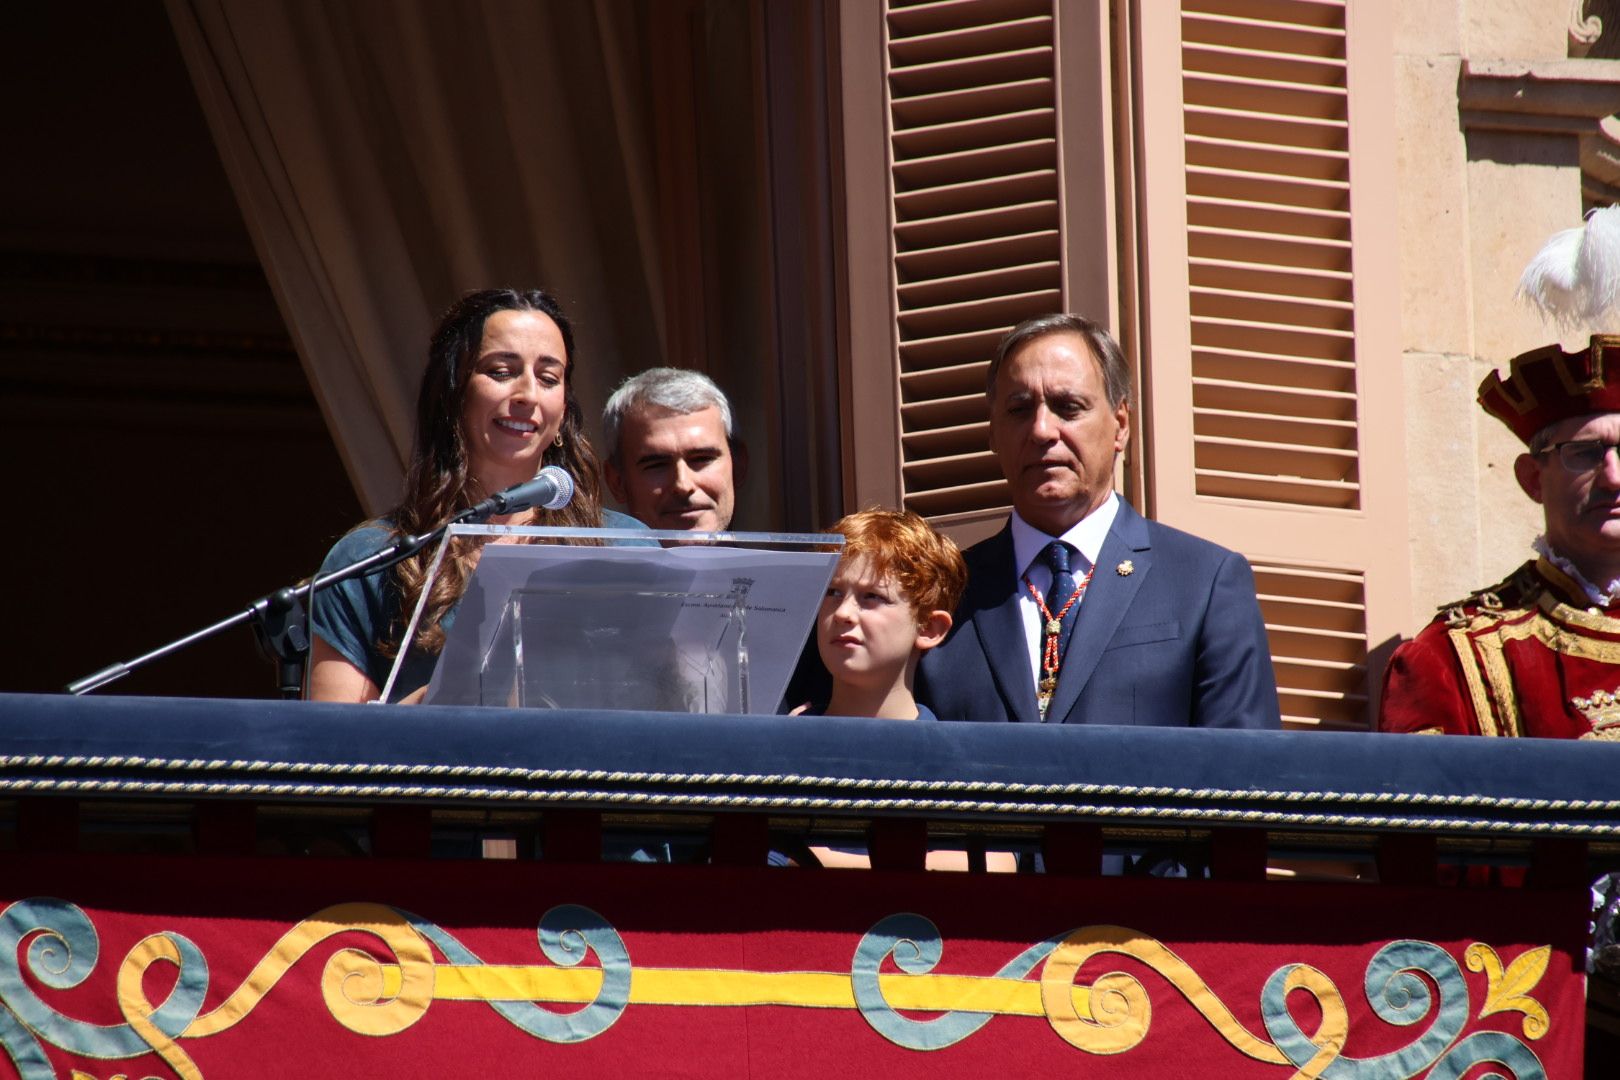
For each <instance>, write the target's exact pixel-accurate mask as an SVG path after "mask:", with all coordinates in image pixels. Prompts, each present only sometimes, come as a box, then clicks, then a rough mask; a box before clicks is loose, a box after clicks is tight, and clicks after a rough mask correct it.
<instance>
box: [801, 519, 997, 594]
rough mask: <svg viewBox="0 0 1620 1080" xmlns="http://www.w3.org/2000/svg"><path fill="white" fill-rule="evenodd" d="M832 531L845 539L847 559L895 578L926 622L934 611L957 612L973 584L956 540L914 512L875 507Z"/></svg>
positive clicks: (845, 520) (846, 520) (834, 527)
mask: <svg viewBox="0 0 1620 1080" xmlns="http://www.w3.org/2000/svg"><path fill="white" fill-rule="evenodd" d="M827 531H828V532H835V533H840V534H842V535H843V537H844V558H846V559H853V558H856V557H865V558H868V559H870V560H871V563H872V569H873V570H874V571H876V572H877V573H879V574H883V575H892V576H893V577H894V580H895V581H896V582H897V583H898V584H899V586H900V588H902V589H903V590H905V593H906V595H907V596H908V597H909V598H910V600H911V611H912V614H913V615H915V616H916V617H917V620H918V622H921V621H922V620H923V619H924V618H926V617H927V616H928V613H929V612H931V611H943V612H946V613H947V614H954V613H955V611H956V604H957V601H959V600H961V599H962V590H963V588H965V587H966V586H967V563H966V562H964V561H963V560H962V552H961V551H960V550H959V549H958V548H957V546H956V543H955V541H953V540H951V538H950V537H948V536H942V535H940V533H938V532H937V531H935V529H934V527H933V526H932V525H930V524H928V522H927V521H925V520H924V519H923V518H922V517H921V516H920V515H918V514H914V513H912V512H911V511H910V510H884V509H882V508H880V507H872V508H871V509H869V510H862V511H860V512H858V513H854V514H847V515H845V516H844V517H841V518H839V519H838V521H837V523H835V524H834V525H833V526H832V528H830V529H828V530H827Z"/></svg>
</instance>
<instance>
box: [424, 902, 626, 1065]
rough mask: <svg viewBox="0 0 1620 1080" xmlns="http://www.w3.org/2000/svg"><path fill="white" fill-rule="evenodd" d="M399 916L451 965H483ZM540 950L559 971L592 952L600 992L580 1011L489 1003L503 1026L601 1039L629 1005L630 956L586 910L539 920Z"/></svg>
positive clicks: (432, 929)
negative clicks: (599, 975)
mask: <svg viewBox="0 0 1620 1080" xmlns="http://www.w3.org/2000/svg"><path fill="white" fill-rule="evenodd" d="M395 910H396V911H399V913H400V914H401V915H403V916H404V917H405V918H406V920H408V921H409V922H410V924H411V926H412V927H413V928H415V930H416V931H417V933H419V934H421V935H422V936H423V937H425V938H427V939H428V940H429V941H431V942H433V944H435V945H437V946H438V947H439V951H440V952H442V953H444V955H445V957H446V958H447V959H449V961H450V962H451V963H453V964H482V963H483V961H482V960H481V959H479V958H478V957H477V956H476V955H475V954H474V953H473V951H472V950H471V949H469V948H467V947H466V946H465V945H463V944H462V943H461V942H459V941H457V940H456V939H455V938H453V937H451V936H450V935H449V934H447V933H446V932H445V931H443V930H441V929H440V928H439V927H437V926H435V925H434V924H433V923H430V922H428V921H427V920H426V919H424V918H422V917H421V916H420V915H412V914H411V913H410V912H408V911H400V909H398V908H396V909H395ZM539 938H540V951H541V952H542V953H544V954H545V956H546V959H547V960H550V961H551V962H552V963H553V964H556V965H557V966H558V967H575V966H577V965H578V964H579V963H580V962H581V961H582V960H584V959H585V957H586V956H588V955H589V954H590V953H592V952H594V953H596V958H597V960H598V961H599V962H600V963H601V965H602V989H601V990H600V991H599V992H598V993H597V995H596V1000H595V1001H592V1002H591V1003H590V1004H589V1005H587V1006H585V1007H584V1008H583V1009H581V1010H579V1011H578V1012H572V1013H554V1012H551V1011H550V1010H547V1009H542V1008H541V1007H540V1006H538V1005H535V1004H533V1003H532V1002H528V1001H491V1002H490V1003H489V1004H490V1007H491V1008H493V1009H494V1010H495V1011H496V1012H497V1013H499V1014H500V1015H501V1016H503V1017H505V1018H506V1020H507V1022H508V1023H510V1024H513V1025H514V1026H516V1027H518V1028H520V1029H521V1030H523V1031H526V1032H528V1033H529V1034H530V1035H533V1036H535V1037H536V1038H539V1039H544V1040H545V1041H546V1042H554V1043H577V1042H584V1041H585V1040H586V1039H592V1038H595V1037H596V1036H598V1035H600V1034H602V1032H604V1031H606V1030H607V1029H608V1028H610V1027H612V1026H613V1024H614V1023H615V1022H616V1021H617V1020H618V1019H619V1017H620V1015H621V1014H623V1012H624V1010H625V1007H626V1006H628V1005H629V1004H630V951H629V950H628V949H626V948H625V945H624V939H623V938H622V937H620V936H619V932H618V931H617V930H615V929H613V927H612V926H611V925H610V924H609V923H608V921H607V920H606V919H604V918H602V916H600V915H598V914H597V913H596V912H594V911H592V910H591V909H590V908H588V907H582V906H581V905H579V904H558V905H557V906H556V907H554V908H552V909H551V910H550V911H548V912H546V913H545V914H544V915H542V916H541V917H540V927H539Z"/></svg>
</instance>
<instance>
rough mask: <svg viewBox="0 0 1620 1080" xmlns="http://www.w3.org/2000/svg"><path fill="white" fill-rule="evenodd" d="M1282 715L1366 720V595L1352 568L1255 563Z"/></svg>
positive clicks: (1301, 722)
mask: <svg viewBox="0 0 1620 1080" xmlns="http://www.w3.org/2000/svg"><path fill="white" fill-rule="evenodd" d="M1254 578H1255V589H1256V593H1257V594H1258V596H1259V598H1260V610H1261V613H1262V615H1263V616H1264V618H1265V621H1266V631H1267V634H1268V636H1269V637H1270V639H1271V655H1272V661H1273V663H1274V664H1275V666H1276V670H1277V682H1278V691H1279V697H1280V699H1281V703H1282V711H1283V718H1284V720H1286V721H1287V722H1288V723H1289V724H1291V725H1294V726H1300V727H1318V728H1327V729H1338V730H1349V729H1355V728H1364V727H1365V726H1366V710H1367V695H1366V692H1365V690H1364V686H1365V682H1366V655H1367V631H1366V625H1367V623H1366V597H1365V581H1364V578H1363V575H1362V574H1360V573H1359V572H1356V571H1351V570H1345V571H1335V570H1325V569H1320V568H1315V567H1306V566H1285V565H1277V564H1266V563H1256V564H1255V566H1254Z"/></svg>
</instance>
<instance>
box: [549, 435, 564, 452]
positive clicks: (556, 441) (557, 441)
mask: <svg viewBox="0 0 1620 1080" xmlns="http://www.w3.org/2000/svg"><path fill="white" fill-rule="evenodd" d="M551 445H552V446H555V447H556V448H557V449H559V450H561V449H562V432H560V431H559V432H557V437H556V438H555V439H552V440H551Z"/></svg>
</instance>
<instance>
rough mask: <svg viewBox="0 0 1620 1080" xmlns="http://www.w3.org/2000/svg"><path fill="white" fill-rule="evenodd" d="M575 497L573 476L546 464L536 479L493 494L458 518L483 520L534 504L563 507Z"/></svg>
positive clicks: (552, 508) (553, 507)
mask: <svg viewBox="0 0 1620 1080" xmlns="http://www.w3.org/2000/svg"><path fill="white" fill-rule="evenodd" d="M573 498H574V478H573V477H572V476H569V475H568V472H567V470H566V469H563V468H561V467H560V466H557V465H547V466H546V467H545V468H543V469H541V470H540V471H539V472H538V473H536V474H535V477H534V479H533V480H525V481H524V482H523V483H521V484H514V485H512V486H511V487H509V488H507V489H506V490H505V491H502V492H499V493H498V494H495V495H491V496H490V497H489V498H487V499H485V500H484V501H483V502H481V503H479V504H478V505H476V506H474V507H472V508H470V509H467V510H463V511H462V512H461V513H459V514H457V515H456V520H457V521H483V520H484V519H485V518H488V517H492V516H493V515H495V514H515V513H517V512H518V511H520V510H527V509H529V508H530V507H531V506H540V507H544V508H545V509H547V510H561V509H562V508H563V507H565V506H567V505H568V504H569V503H570V502H571V501H572V500H573Z"/></svg>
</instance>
